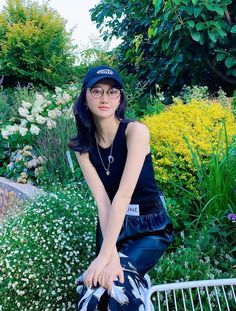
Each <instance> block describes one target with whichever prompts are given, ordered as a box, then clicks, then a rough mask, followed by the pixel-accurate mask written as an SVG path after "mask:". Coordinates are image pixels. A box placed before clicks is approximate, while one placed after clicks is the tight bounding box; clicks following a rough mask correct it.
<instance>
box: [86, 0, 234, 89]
mask: <svg viewBox="0 0 236 311" xmlns="http://www.w3.org/2000/svg"><path fill="white" fill-rule="evenodd" d="M91 12H92V19H93V20H94V21H96V23H97V26H98V27H100V28H101V30H103V37H104V39H107V38H109V39H110V38H111V37H113V36H116V37H118V38H121V39H122V40H123V42H122V44H121V45H120V46H119V49H118V52H117V53H118V54H119V59H120V63H121V67H123V68H125V69H127V70H128V71H129V72H130V71H132V72H134V73H136V74H137V75H138V76H139V78H140V80H145V81H148V83H149V86H150V87H152V88H153V89H154V85H155V84H156V83H158V84H159V85H161V86H162V88H164V89H166V90H168V89H169V91H170V92H171V93H173V92H174V91H176V90H179V89H180V88H182V86H183V85H184V84H188V85H189V84H190V85H191V84H202V85H203V84H205V85H208V86H209V88H210V89H211V90H215V89H218V88H219V86H220V85H222V86H223V87H224V88H225V89H227V90H228V91H232V90H233V89H234V88H235V86H236V42H235V40H236V35H235V33H236V20H235V19H236V5H235V0H208V1H206V0H167V1H163V0H153V1H151V0H142V1H141V0H137V1H134V0H131V1H127V0H118V1H116V2H115V3H114V2H113V1H112V0H102V1H100V3H99V4H98V5H97V6H96V7H95V8H93V9H92V10H91Z"/></svg>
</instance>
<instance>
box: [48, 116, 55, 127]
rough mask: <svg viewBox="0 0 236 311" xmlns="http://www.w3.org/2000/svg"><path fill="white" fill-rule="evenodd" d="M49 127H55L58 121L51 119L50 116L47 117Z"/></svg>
mask: <svg viewBox="0 0 236 311" xmlns="http://www.w3.org/2000/svg"><path fill="white" fill-rule="evenodd" d="M47 127H48V128H49V129H52V128H55V127H56V122H55V121H53V120H52V119H50V118H47Z"/></svg>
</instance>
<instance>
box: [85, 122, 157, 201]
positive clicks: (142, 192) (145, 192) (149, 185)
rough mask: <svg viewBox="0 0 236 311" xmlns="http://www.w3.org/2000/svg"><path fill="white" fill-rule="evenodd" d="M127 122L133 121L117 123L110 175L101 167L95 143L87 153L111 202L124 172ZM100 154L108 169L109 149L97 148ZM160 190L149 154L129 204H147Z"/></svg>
mask: <svg viewBox="0 0 236 311" xmlns="http://www.w3.org/2000/svg"><path fill="white" fill-rule="evenodd" d="M129 122H134V120H129V119H122V120H121V121H120V123H119V126H118V129H117V132H116V135H115V138H114V141H113V150H112V155H113V157H114V162H113V163H111V164H110V169H109V171H110V175H107V174H106V171H105V169H104V167H103V165H102V162H101V159H100V157H99V154H98V150H97V146H96V143H94V144H93V147H92V148H91V150H90V151H89V158H90V161H91V163H92V164H93V166H94V167H95V169H96V171H97V173H98V175H99V177H100V179H101V181H102V183H103V185H104V187H105V189H106V192H107V194H108V196H109V198H110V200H111V202H112V200H113V198H114V196H115V194H116V192H117V190H118V188H119V184H120V180H121V176H122V173H123V170H124V166H125V162H126V157H127V145H126V136H125V130H126V127H127V125H128V123H129ZM99 150H100V154H101V157H102V159H103V163H104V165H105V167H106V168H107V167H108V156H109V155H110V151H111V147H108V148H102V147H101V146H99ZM134 161H135V159H134ZM159 192H160V188H159V186H158V185H157V184H156V181H155V177H154V170H153V164H152V157H151V152H150V153H149V154H147V155H146V158H145V161H144V164H143V167H142V170H141V172H140V175H139V178H138V181H137V184H136V187H135V189H134V192H133V195H132V198H131V202H130V203H131V204H141V203H147V202H148V201H151V200H153V199H155V198H156V197H158V196H159Z"/></svg>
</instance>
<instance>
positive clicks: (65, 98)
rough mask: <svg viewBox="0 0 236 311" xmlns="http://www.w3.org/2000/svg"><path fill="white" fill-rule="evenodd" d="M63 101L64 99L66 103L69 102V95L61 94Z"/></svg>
mask: <svg viewBox="0 0 236 311" xmlns="http://www.w3.org/2000/svg"><path fill="white" fill-rule="evenodd" d="M63 99H64V100H65V101H66V102H67V101H69V100H71V96H70V94H68V93H66V92H64V93H63Z"/></svg>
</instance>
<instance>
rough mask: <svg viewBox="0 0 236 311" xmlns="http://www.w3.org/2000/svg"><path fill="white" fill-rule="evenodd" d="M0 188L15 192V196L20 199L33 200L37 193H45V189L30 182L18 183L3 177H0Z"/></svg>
mask: <svg viewBox="0 0 236 311" xmlns="http://www.w3.org/2000/svg"><path fill="white" fill-rule="evenodd" d="M0 188H2V189H5V190H7V191H13V192H14V193H15V194H16V197H17V198H18V199H21V200H22V199H23V200H28V199H31V200H33V199H35V198H36V197H37V196H38V195H42V194H45V191H43V190H41V189H39V188H37V187H35V186H33V185H31V184H20V183H17V182H14V181H12V180H9V179H7V178H4V177H0Z"/></svg>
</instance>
